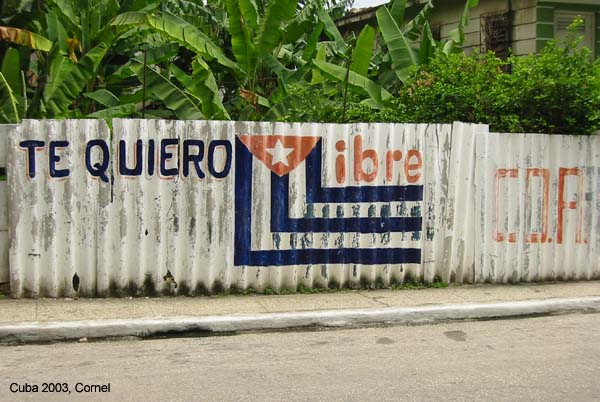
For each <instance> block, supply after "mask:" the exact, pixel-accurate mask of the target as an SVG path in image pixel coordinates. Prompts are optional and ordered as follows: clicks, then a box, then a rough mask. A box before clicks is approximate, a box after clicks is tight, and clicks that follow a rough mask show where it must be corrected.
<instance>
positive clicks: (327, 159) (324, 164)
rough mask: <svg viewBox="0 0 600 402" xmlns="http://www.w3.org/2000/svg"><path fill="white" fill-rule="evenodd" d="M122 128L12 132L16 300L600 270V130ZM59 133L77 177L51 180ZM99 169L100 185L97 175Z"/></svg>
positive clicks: (537, 277)
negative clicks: (340, 147) (31, 144)
mask: <svg viewBox="0 0 600 402" xmlns="http://www.w3.org/2000/svg"><path fill="white" fill-rule="evenodd" d="M113 127H114V130H113V132H112V135H111V133H110V131H109V129H108V126H107V125H106V123H105V122H103V121H98V120H61V121H58V120H56V121H55V120H45V121H25V122H24V123H23V124H22V125H21V126H20V127H17V128H16V129H15V128H13V130H14V132H13V133H12V134H11V137H10V138H9V142H8V145H7V147H6V149H7V151H6V157H7V162H6V164H7V171H8V177H9V182H8V191H7V193H8V200H7V203H6V205H7V207H6V212H5V213H0V218H1V217H2V216H4V215H5V216H6V219H8V222H7V224H6V225H5V226H6V228H8V229H9V232H10V236H9V234H8V232H6V234H5V235H4V237H2V236H3V235H2V222H0V247H1V246H2V241H3V239H5V240H6V242H8V240H9V239H10V249H8V248H7V247H8V244H5V250H6V255H7V256H8V257H7V259H9V261H10V264H9V265H10V272H5V274H4V275H5V276H6V277H9V278H10V282H11V289H12V291H13V294H14V296H17V297H60V296H70V297H73V296H75V295H77V296H82V297H83V296H125V295H133V296H141V295H159V294H165V295H196V294H210V293H215V292H216V293H219V292H221V291H237V290H243V289H248V288H254V289H265V288H267V287H271V288H273V289H282V288H286V289H297V288H298V287H300V286H304V287H314V286H322V287H329V288H336V287H340V286H385V285H389V284H390V283H392V282H394V281H396V282H402V281H406V280H416V281H417V280H418V281H421V280H425V281H432V280H434V279H435V278H442V279H443V280H446V281H455V282H459V283H462V282H493V283H508V282H522V281H541V280H552V279H557V278H558V279H591V278H596V277H598V276H599V275H600V258H598V254H599V253H600V197H599V196H598V194H600V137H597V136H588V137H583V136H582V137H578V136H570V137H568V136H556V135H555V136H545V135H526V134H510V135H507V134H498V133H489V132H488V131H489V130H488V128H487V126H482V125H474V124H463V123H455V124H453V125H442V124H419V125H415V124H405V125H404V124H356V125H336V124H287V123H286V124H283V123H262V122H216V121H162V120H121V119H115V120H114V121H113ZM28 140H39V141H43V142H44V144H45V145H44V147H43V148H40V150H39V151H35V152H33V156H34V158H35V162H36V166H37V174H36V176H35V177H30V176H29V172H28V169H29V159H28V151H27V149H29V148H23V147H22V146H20V145H19V144H21V143H22V142H23V141H28ZM138 140H140V141H141V142H142V148H141V150H142V151H141V152H142V154H143V159H142V171H141V172H140V174H139V175H138V174H137V173H136V172H135V171H134V170H135V165H136V163H135V162H136V161H135V160H134V158H135V157H136V155H135V152H132V150H134V149H135V146H137V145H136V144H137V141H138ZM50 141H68V142H69V144H70V145H69V147H67V148H65V149H61V150H59V151H57V152H58V155H59V159H60V161H59V162H57V164H56V166H55V167H56V168H57V169H58V170H60V169H67V168H68V170H69V175H68V176H67V177H51V176H50V175H49V166H50V163H49V160H48V155H49V151H48V149H47V145H48V144H49V143H50ZM94 141H95V142H94ZM120 141H124V143H123V144H124V146H125V148H124V149H125V151H126V156H127V157H126V158H125V159H124V164H123V160H121V159H119V158H120V156H119V149H120V148H119V147H120V144H121V142H120ZM186 141H188V142H186ZM337 141H343V142H344V143H345V150H344V151H337V150H336V149H335V143H336V142H337ZM102 143H104V144H106V149H107V150H108V151H107V152H108V153H107V155H108V157H109V160H108V164H106V165H103V164H102V159H101V155H102V152H104V151H102V152H101V145H99V144H102ZM200 143H202V147H203V148H202V149H203V152H204V155H203V157H202V158H199V157H198V152H200V151H199V150H200V146H199V144H200ZM89 144H96V145H93V146H94V147H95V148H93V152H91V153H90V155H89V158H88V159H87V160H86V158H85V155H83V154H85V150H86V149H87V146H88V145H89ZM150 144H152V145H150ZM211 144H212V145H211ZM277 144H279V145H277ZM298 144H304V145H302V146H301V145H298ZM151 147H154V150H155V152H154V155H153V156H152V158H154V159H153V163H154V164H153V165H152V163H151V162H150V157H149V156H148V150H149V149H150V148H151ZM0 149H1V148H0ZM31 149H33V148H31ZM304 151H306V152H308V153H306V152H304ZM395 151H400V154H401V155H400V154H398V153H396V154H394V152H395ZM409 151H411V152H409ZM303 152H304V153H303ZM82 153H83V154H82ZM228 155H229V156H228ZM409 155H412V156H411V157H409ZM417 155H418V156H417ZM288 156H289V158H288ZM2 157H3V155H0V161H1V160H2ZM228 158H229V159H228ZM244 158H246V159H244ZM282 158H283V159H282ZM286 158H287V159H286ZM338 158H342V159H339V160H340V161H342V162H343V163H342V164H339V165H337V162H336V160H338ZM406 159H409V160H408V162H407V161H406ZM284 162H285V163H284ZM86 163H87V164H86ZM151 165H152V166H151ZM103 166H104V167H103ZM0 167H2V166H1V165H0ZM101 168H103V169H104V168H105V172H104V177H105V179H103V178H102V177H101V176H100V175H96V176H94V175H93V174H92V173H93V172H97V171H98V169H101ZM184 168H185V169H184ZM184 170H185V172H184ZM282 189H283V190H282ZM398 189H400V190H398ZM394 191H399V192H398V193H394ZM411 191H412V192H413V193H412V199H410V198H411V197H410V196H407V194H408V193H410V192H411ZM389 194H395V195H394V196H393V197H391V196H389ZM415 194H416V195H417V196H415ZM0 207H1V204H0ZM398 222H401V223H398ZM411 222H412V223H411ZM415 222H416V223H415ZM394 225H396V226H394ZM411 225H413V226H411ZM246 229H248V230H249V232H243V231H244V230H246ZM240 233H243V235H240ZM247 233H249V234H248V236H249V238H248V243H247V244H246V243H244V241H245V239H246V238H245V237H244V236H246V234H247ZM240 244H242V246H240ZM398 250H400V251H398ZM407 250H416V253H415V254H414V257H412V258H413V260H410V261H404V260H401V259H398V260H394V259H393V258H395V257H394V256H397V255H401V256H407V255H412V254H410V253H411V252H412V251H407ZM0 251H1V250H0ZM403 258H404V257H403ZM1 264H2V253H1V252H0V267H2V265H1ZM312 267H318V268H317V271H314V272H313V270H312ZM1 280H2V271H1V268H0V281H1Z"/></svg>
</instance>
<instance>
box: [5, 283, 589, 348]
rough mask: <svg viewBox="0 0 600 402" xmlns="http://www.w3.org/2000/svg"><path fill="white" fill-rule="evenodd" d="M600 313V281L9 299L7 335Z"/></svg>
mask: <svg viewBox="0 0 600 402" xmlns="http://www.w3.org/2000/svg"><path fill="white" fill-rule="evenodd" d="M577 311H592V312H596V311H598V312H600V281H589V282H570V283H555V284H543V285H541V284H520V285H462V286H450V287H448V288H445V289H415V290H372V291H342V292H336V293H318V294H293V295H273V296H221V297H217V296H215V297H195V298H191V297H175V298H132V299H130V298H123V299H79V300H71V299H58V300H54V299H39V300H33V299H20V300H14V299H1V300H0V342H28V341H35V342H41V341H52V340H66V339H78V338H82V337H87V338H95V337H109V336H131V335H133V336H150V335H157V334H163V335H164V334H170V333H180V332H202V333H204V334H207V333H222V332H237V331H247V330H281V329H291V328H300V327H319V326H325V327H327V326H359V325H378V324H407V323H408V324H411V323H427V322H436V321H447V320H453V319H482V318H485V319H491V318H498V317H509V316H519V315H537V314H560V313H567V312H577Z"/></svg>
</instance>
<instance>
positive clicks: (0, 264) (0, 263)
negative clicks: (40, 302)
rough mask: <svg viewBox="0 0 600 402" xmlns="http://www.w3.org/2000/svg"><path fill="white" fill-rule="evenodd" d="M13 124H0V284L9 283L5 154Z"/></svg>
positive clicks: (13, 127)
mask: <svg viewBox="0 0 600 402" xmlns="http://www.w3.org/2000/svg"><path fill="white" fill-rule="evenodd" d="M16 127H17V125H15V124H0V283H7V282H8V281H9V269H8V185H7V182H6V154H7V146H8V136H9V134H10V132H11V131H12V130H14V129H15V128H16Z"/></svg>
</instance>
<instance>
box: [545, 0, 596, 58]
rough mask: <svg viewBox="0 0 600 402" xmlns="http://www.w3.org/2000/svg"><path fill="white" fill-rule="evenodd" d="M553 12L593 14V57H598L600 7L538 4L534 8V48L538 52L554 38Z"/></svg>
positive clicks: (552, 3) (549, 3)
mask: <svg viewBox="0 0 600 402" xmlns="http://www.w3.org/2000/svg"><path fill="white" fill-rule="evenodd" d="M554 10H565V11H582V12H593V13H594V14H595V24H596V27H595V49H593V50H594V51H595V55H596V57H600V5H597V6H596V5H593V6H592V5H587V4H572V3H560V2H544V1H540V2H538V5H537V7H536V16H537V22H536V36H537V39H536V48H537V51H538V52H539V51H540V50H542V48H543V47H544V46H545V45H546V43H548V41H550V40H552V39H553V38H554Z"/></svg>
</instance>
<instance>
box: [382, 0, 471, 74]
mask: <svg viewBox="0 0 600 402" xmlns="http://www.w3.org/2000/svg"><path fill="white" fill-rule="evenodd" d="M478 4H479V0H467V1H466V3H465V7H464V11H463V14H462V16H461V18H460V20H459V22H458V26H457V27H456V28H455V29H454V30H452V31H451V32H450V35H449V38H448V39H447V40H445V41H443V42H438V41H436V40H434V38H433V35H432V33H431V28H430V26H429V22H428V18H429V16H430V15H431V12H432V10H433V3H432V2H431V1H429V2H427V3H426V4H425V5H424V6H423V8H422V9H421V11H420V12H419V13H418V14H417V15H416V17H415V18H413V19H412V20H411V21H409V22H407V23H406V24H405V23H404V16H405V13H404V12H405V9H406V5H407V0H394V1H393V2H392V3H390V5H389V6H382V7H380V8H379V9H378V10H377V13H376V16H377V22H378V25H379V30H380V31H381V34H382V37H383V41H384V43H385V46H386V48H387V50H388V51H389V58H390V61H391V70H392V71H393V72H394V74H395V75H396V77H397V79H398V80H399V81H400V82H401V83H402V84H407V83H408V82H409V81H410V75H411V71H412V70H414V69H415V68H416V67H417V66H419V65H420V64H426V63H427V62H428V60H429V59H430V58H431V57H432V56H433V55H434V54H435V51H436V49H438V48H439V49H442V51H444V52H445V53H451V52H457V51H461V47H462V45H463V43H464V40H465V35H464V28H465V27H466V26H467V25H468V23H469V11H470V9H472V8H474V7H476V6H477V5H478ZM417 40H420V44H419V46H417V44H416V41H417ZM381 75H383V72H382V73H381Z"/></svg>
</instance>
